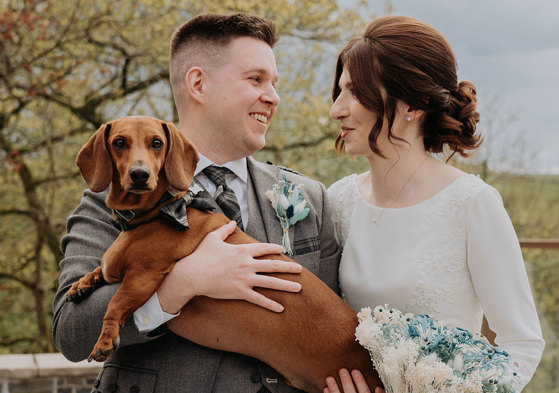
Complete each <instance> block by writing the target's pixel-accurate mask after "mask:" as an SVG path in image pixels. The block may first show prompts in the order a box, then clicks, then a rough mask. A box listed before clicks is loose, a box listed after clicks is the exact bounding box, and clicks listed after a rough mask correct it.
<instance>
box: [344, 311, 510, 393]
mask: <svg viewBox="0 0 559 393" xmlns="http://www.w3.org/2000/svg"><path fill="white" fill-rule="evenodd" d="M357 316H358V318H359V326H357V330H356V332H355V336H356V337H357V341H359V343H360V344H361V345H362V346H364V347H365V348H366V349H367V350H368V351H369V353H370V355H371V359H372V361H373V364H374V366H375V368H376V370H377V371H378V373H379V376H380V378H381V379H382V382H383V383H384V386H385V390H386V392H387V393H423V392H425V393H427V392H429V393H432V392H441V393H442V392H444V393H447V392H448V393H450V392H452V393H462V392H463V393H514V390H513V389H512V387H511V385H510V383H511V380H512V378H513V376H514V375H516V374H515V373H512V372H511V371H510V367H509V361H510V356H509V355H508V354H507V353H506V352H505V351H503V350H499V349H498V348H496V347H494V346H492V345H491V344H489V342H488V341H487V340H486V339H485V338H484V337H482V336H481V335H479V334H478V335H472V334H471V333H470V332H469V331H467V330H464V329H460V328H449V327H446V326H444V325H443V324H442V323H440V322H438V321H437V320H435V319H432V318H430V317H429V316H428V315H415V314H402V313H401V312H400V311H398V310H396V309H387V308H386V307H382V306H379V307H376V308H375V310H374V311H373V312H372V313H371V309H370V308H363V309H361V311H360V312H359V314H358V315H357Z"/></svg>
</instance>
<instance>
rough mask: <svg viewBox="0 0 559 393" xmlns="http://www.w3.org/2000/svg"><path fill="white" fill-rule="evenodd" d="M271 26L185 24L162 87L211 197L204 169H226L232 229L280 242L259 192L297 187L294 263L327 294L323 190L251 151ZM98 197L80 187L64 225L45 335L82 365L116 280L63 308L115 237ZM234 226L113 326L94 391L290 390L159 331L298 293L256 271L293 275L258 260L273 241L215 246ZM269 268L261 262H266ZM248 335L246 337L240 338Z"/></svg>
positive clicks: (257, 142)
mask: <svg viewBox="0 0 559 393" xmlns="http://www.w3.org/2000/svg"><path fill="white" fill-rule="evenodd" d="M276 41H277V37H276V33H275V28H274V25H273V23H272V22H270V21H268V20H266V19H264V18H261V17H258V16H251V15H244V14H238V15H230V16H226V15H214V14H211V15H201V16H198V17H196V18H193V19H192V20H190V21H188V22H187V23H185V24H184V25H182V26H181V27H180V28H179V29H178V30H177V31H176V32H175V33H174V35H173V37H172V42H171V72H170V77H171V85H172V87H173V94H174V98H175V103H176V107H177V110H178V114H179V127H180V129H181V131H182V132H183V133H184V134H185V135H186V136H187V137H188V138H189V139H190V140H192V142H193V143H194V145H195V146H196V148H197V149H198V151H199V153H200V155H201V160H200V162H199V164H198V166H197V168H196V173H195V176H196V179H197V180H198V181H199V182H200V183H201V184H202V185H203V186H204V187H205V188H206V189H207V191H208V192H210V194H212V195H213V194H214V193H216V189H220V190H223V189H224V188H223V186H221V188H220V187H218V185H216V184H215V182H216V181H215V180H213V179H212V175H211V172H208V170H207V168H208V167H210V166H214V167H215V166H223V167H226V168H228V169H229V172H227V173H225V174H224V177H225V180H226V183H227V184H226V187H228V188H230V189H232V190H233V191H234V193H235V196H236V199H237V202H238V205H239V207H240V217H237V219H238V222H239V224H242V226H243V227H244V228H245V232H247V233H248V234H249V235H251V236H253V237H254V238H256V239H257V240H259V241H262V242H270V243H280V242H281V236H282V230H281V227H280V224H279V221H278V220H277V218H276V217H275V212H274V210H273V208H272V206H271V205H270V202H269V201H268V200H267V198H266V197H265V195H264V194H265V192H266V191H267V190H270V189H271V188H272V186H273V185H274V184H275V183H277V182H278V181H279V180H281V179H282V176H285V177H286V178H287V179H288V180H290V181H292V182H293V183H295V184H304V187H305V196H306V198H307V199H308V201H309V203H310V204H311V212H310V213H309V216H308V217H307V218H305V219H304V220H302V221H300V222H298V223H297V225H296V226H295V227H294V231H293V234H292V237H291V239H292V241H293V251H294V254H295V255H294V259H295V260H296V261H297V262H299V263H300V264H302V265H303V266H305V267H306V268H308V269H309V270H310V271H312V272H313V273H315V274H316V275H317V276H318V277H320V278H321V279H322V280H323V281H325V282H326V284H328V285H329V286H330V288H332V289H333V290H335V291H338V289H337V270H338V263H339V256H340V252H339V249H338V246H337V245H336V243H335V240H334V236H333V232H332V225H330V211H329V208H328V205H327V201H326V200H325V195H326V190H325V188H324V186H323V185H322V184H320V183H318V182H316V181H313V180H310V179H308V178H306V177H303V176H300V175H298V174H295V173H292V172H290V171H287V170H283V169H281V168H278V167H274V166H271V165H268V164H262V163H259V162H257V161H255V160H253V159H252V158H250V157H249V156H250V155H251V154H252V153H254V152H256V151H258V150H259V149H261V148H262V147H263V146H264V142H265V134H266V131H267V129H268V126H269V124H270V122H271V120H272V118H273V115H274V112H275V109H276V107H277V105H278V104H279V97H278V95H277V93H276V90H275V83H276V81H277V69H276V63H275V58H274V54H273V51H272V47H273V46H274V44H275V43H276ZM106 195H107V191H105V192H103V193H98V194H96V193H92V192H91V191H89V190H86V192H85V193H84V197H83V199H82V201H81V203H80V205H79V206H78V208H77V209H76V211H74V213H73V214H72V215H71V216H70V217H69V218H68V234H67V235H66V236H65V237H64V239H63V241H62V248H63V250H64V252H65V258H64V259H63V260H62V261H61V263H60V266H61V269H62V272H61V275H60V279H59V283H60V286H59V289H58V292H57V294H56V298H55V301H54V324H53V339H54V343H55V344H56V346H57V348H59V349H60V351H61V352H62V353H63V354H64V355H65V356H66V357H67V358H68V359H70V360H74V361H79V360H82V359H85V358H86V357H87V356H88V355H89V352H90V351H91V349H92V348H93V345H94V343H95V341H96V340H97V337H98V335H99V332H100V326H101V323H102V319H103V315H104V312H105V310H106V307H107V304H108V302H109V300H110V298H111V297H112V295H113V294H114V292H115V291H116V289H117V288H118V284H113V285H105V286H103V287H101V288H99V289H97V290H96V291H95V292H93V293H92V294H91V295H90V296H89V297H88V298H87V299H85V300H84V301H83V302H81V303H78V304H74V303H66V302H65V293H66V291H67V290H68V288H69V286H70V285H71V284H72V283H73V282H74V281H76V280H77V279H79V278H80V277H81V276H82V275H84V274H85V273H87V272H89V271H91V270H93V269H94V268H95V267H96V266H99V263H100V260H101V256H102V255H103V253H104V251H105V250H106V249H107V248H108V247H109V246H110V244H111V243H112V242H113V241H114V239H115V238H116V237H117V236H118V234H119V228H118V225H117V224H116V222H115V220H113V218H112V217H111V213H110V211H109V209H107V207H106V206H105V204H104V200H105V198H106ZM234 228H235V224H234V223H231V224H229V225H226V226H224V227H223V228H221V229H219V230H217V231H215V232H213V233H211V234H209V235H208V236H207V237H206V238H205V239H204V241H203V242H202V243H201V244H200V246H199V247H198V249H197V250H196V251H195V252H194V253H193V254H191V255H190V256H188V257H186V258H183V259H182V260H181V261H179V262H178V263H177V264H176V265H175V267H174V269H173V270H172V271H171V272H170V273H169V274H168V276H167V278H166V279H165V281H164V282H163V284H162V285H161V287H160V288H159V290H158V291H157V293H156V295H154V297H152V299H151V300H150V301H149V302H148V303H146V305H144V306H143V307H142V308H141V309H139V310H138V311H137V312H136V314H135V316H134V318H131V319H130V320H129V321H127V323H126V325H125V327H123V328H122V329H121V330H120V338H121V342H120V348H119V349H118V351H117V352H116V353H115V354H114V355H113V356H112V357H110V358H109V359H108V360H107V361H106V362H105V366H104V368H103V370H102V371H101V373H100V375H99V378H98V379H97V381H96V382H95V387H94V390H93V391H97V392H103V393H106V392H115V391H119V392H129V391H130V392H144V391H147V392H169V393H178V392H193V393H201V392H208V393H209V392H239V393H240V392H243V393H247V392H254V393H256V392H259V393H263V392H274V393H275V392H278V393H279V392H295V391H296V390H295V389H293V388H290V387H288V386H287V385H285V383H284V382H283V379H282V378H281V376H280V375H279V374H278V373H277V372H275V371H274V370H272V369H271V368H270V367H269V366H267V365H265V364H263V363H261V362H258V361H257V360H255V359H252V358H248V357H246V356H242V355H238V354H232V353H225V352H220V351H215V350H212V349H208V348H204V347H201V346H199V345H196V344H194V343H192V342H190V341H188V340H185V339H183V338H180V337H178V336H177V335H175V334H173V333H172V332H170V331H168V330H167V329H166V326H165V324H164V322H165V321H166V320H168V319H169V318H172V316H173V315H175V314H176V313H177V312H178V311H179V310H180V309H181V308H182V307H183V306H184V304H186V303H187V302H188V301H189V300H190V299H191V298H192V297H194V296H197V295H205V296H210V297H214V298H235V299H245V300H247V301H250V302H253V303H255V304H258V305H260V306H263V307H266V308H269V309H271V310H273V311H276V312H281V311H282V306H281V305H280V304H277V303H275V302H273V301H272V300H270V299H268V298H265V297H263V296H262V295H260V294H258V293H257V292H255V291H254V290H253V287H254V286H259V287H268V288H273V289H278V290H286V291H292V292H296V291H298V290H300V288H299V284H296V283H293V282H289V281H284V280H279V279H275V280H272V281H268V280H263V278H266V279H267V278H268V277H266V276H263V275H260V274H257V273H266V272H274V271H282V272H296V271H298V269H299V268H298V266H297V265H296V264H293V263H288V262H282V263H280V264H272V263H265V262H266V261H264V262H263V261H259V260H256V259H254V258H255V257H257V256H260V255H266V254H270V253H280V252H281V247H280V246H278V245H274V244H254V245H250V246H247V245H237V246H235V245H229V244H226V243H224V242H223V240H224V239H225V238H226V237H227V236H228V234H229V233H231V232H232V231H233V230H234ZM268 262H269V261H268ZM247 339H250V338H248V337H247Z"/></svg>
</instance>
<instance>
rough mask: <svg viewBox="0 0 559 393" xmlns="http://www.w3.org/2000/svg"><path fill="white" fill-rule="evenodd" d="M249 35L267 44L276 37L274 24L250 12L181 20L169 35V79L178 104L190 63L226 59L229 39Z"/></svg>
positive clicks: (209, 63) (216, 62) (214, 62)
mask: <svg viewBox="0 0 559 393" xmlns="http://www.w3.org/2000/svg"><path fill="white" fill-rule="evenodd" d="M239 37H251V38H255V39H257V40H260V41H263V42H265V43H266V44H268V45H269V46H270V47H271V48H273V47H274V45H275V44H276V43H277V41H278V35H277V33H276V28H275V24H274V22H273V21H271V20H270V19H268V18H265V17H262V16H258V15H250V14H242V13H238V14H214V13H209V14H202V15H198V16H196V17H194V18H192V19H190V20H188V21H186V22H185V23H183V24H182V25H181V26H180V27H179V28H178V29H177V30H175V32H174V33H173V35H172V37H171V54H170V80H171V86H172V88H173V94H174V96H175V103H176V104H178V103H179V102H181V101H182V99H183V98H184V78H185V75H186V72H187V71H188V70H189V69H190V68H192V67H202V68H206V69H207V68H209V67H212V66H213V67H215V66H219V65H222V63H223V62H224V61H225V60H226V59H227V52H226V50H225V47H226V46H227V45H228V44H229V43H230V42H231V40H233V39H235V38H239Z"/></svg>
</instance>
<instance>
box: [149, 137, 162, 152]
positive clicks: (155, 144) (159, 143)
mask: <svg viewBox="0 0 559 393" xmlns="http://www.w3.org/2000/svg"><path fill="white" fill-rule="evenodd" d="M151 147H152V148H154V149H156V150H158V149H161V148H162V147H163V142H162V141H161V140H159V139H154V140H153V142H151Z"/></svg>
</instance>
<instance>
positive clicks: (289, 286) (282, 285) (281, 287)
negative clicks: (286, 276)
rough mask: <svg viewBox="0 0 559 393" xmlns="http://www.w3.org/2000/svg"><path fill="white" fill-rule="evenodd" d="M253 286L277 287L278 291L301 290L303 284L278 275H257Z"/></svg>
mask: <svg viewBox="0 0 559 393" xmlns="http://www.w3.org/2000/svg"><path fill="white" fill-rule="evenodd" d="M253 287H259V288H268V289H275V290H277V291H286V292H299V291H300V290H301V284H299V283H298V282H295V281H289V280H282V279H280V278H277V277H272V276H265V275H257V277H256V278H255V279H254V281H253Z"/></svg>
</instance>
